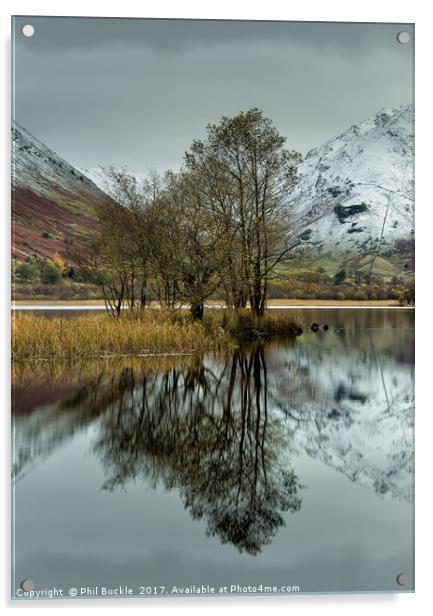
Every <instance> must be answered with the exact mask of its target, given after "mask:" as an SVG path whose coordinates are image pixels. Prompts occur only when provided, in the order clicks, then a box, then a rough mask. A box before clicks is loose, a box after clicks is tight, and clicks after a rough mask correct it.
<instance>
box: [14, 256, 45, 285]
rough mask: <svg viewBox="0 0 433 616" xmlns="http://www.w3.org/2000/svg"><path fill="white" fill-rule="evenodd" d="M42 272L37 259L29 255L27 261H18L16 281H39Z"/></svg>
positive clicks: (15, 273)
mask: <svg viewBox="0 0 433 616" xmlns="http://www.w3.org/2000/svg"><path fill="white" fill-rule="evenodd" d="M40 279H41V272H40V269H39V267H38V263H37V261H36V260H35V259H33V258H31V257H29V259H27V260H26V261H21V262H18V263H16V265H15V268H14V272H13V281H14V282H39V281H40Z"/></svg>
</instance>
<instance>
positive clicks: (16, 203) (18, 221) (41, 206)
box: [12, 124, 107, 260]
mask: <svg viewBox="0 0 433 616" xmlns="http://www.w3.org/2000/svg"><path fill="white" fill-rule="evenodd" d="M106 200H107V195H105V194H104V193H103V191H101V189H100V188H98V187H97V186H96V185H95V184H94V183H93V182H92V181H91V180H89V179H88V178H87V177H86V176H85V175H84V174H83V173H82V172H81V171H78V170H77V169H75V168H74V167H73V166H72V165H70V164H69V163H67V162H66V161H65V160H64V159H62V158H60V157H59V156H58V155H57V154H56V153H55V152H53V151H52V150H50V149H49V148H48V147H47V146H46V145H44V144H43V143H41V142H40V141H39V140H38V139H36V137H34V136H33V135H32V134H31V133H29V132H28V131H27V130H25V129H24V128H23V127H21V126H20V125H19V124H14V125H13V126H12V252H13V256H14V257H15V258H17V259H20V260H22V259H25V258H26V257H27V256H29V255H31V254H38V255H40V256H45V257H47V256H48V257H52V256H53V255H54V254H55V253H56V252H57V253H59V254H60V255H63V256H67V252H68V248H69V246H70V245H71V244H75V243H79V242H80V240H81V239H82V237H83V235H85V233H86V232H87V230H88V229H89V228H92V227H93V226H94V224H95V220H96V215H95V208H97V207H98V206H100V205H103V204H104V203H105V202H106Z"/></svg>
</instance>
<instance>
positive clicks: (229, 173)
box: [12, 16, 414, 600]
mask: <svg viewBox="0 0 433 616" xmlns="http://www.w3.org/2000/svg"><path fill="white" fill-rule="evenodd" d="M12 41H13V124H12V164H13V169H12V221H13V229H12V255H13V260H12V264H13V274H12V275H13V289H12V292H13V298H14V305H13V366H12V388H13V408H12V418H13V434H12V436H13V448H12V449H13V478H12V480H13V529H12V534H13V561H12V595H13V597H14V598H16V599H23V600H25V599H43V598H46V597H47V596H50V597H58V598H62V597H72V598H77V599H83V598H89V597H99V598H101V597H106V598H110V597H114V596H142V597H143V598H144V597H149V596H159V597H168V596H179V595H189V596H192V595H193V596H198V595H203V594H206V595H214V596H218V595H238V594H251V595H255V596H259V595H263V594H279V595H284V596H289V595H293V594H298V593H359V592H411V591H413V589H414V566H413V562H414V545H413V522H414V520H413V503H414V491H413V484H414V475H413V473H414V450H413V423H414V393H413V392H414V309H413V308H414V177H413V162H414V160H413V139H414V107H413V90H412V84H413V49H414V28H413V25H411V24H393V23H385V24H384V23H369V24H367V23H364V24H360V23H290V22H247V21H199V20H197V21H190V20H180V21H176V20H146V19H104V18H92V19H89V18H58V17H34V16H29V17H15V18H14V19H13V22H12Z"/></svg>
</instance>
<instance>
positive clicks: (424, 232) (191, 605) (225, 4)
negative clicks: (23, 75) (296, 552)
mask: <svg viewBox="0 0 433 616" xmlns="http://www.w3.org/2000/svg"><path fill="white" fill-rule="evenodd" d="M428 5H429V3H427V2H425V1H424V0H411V1H410V2H409V1H407V0H406V1H404V2H403V1H400V0H393V1H392V2H387V1H383V0H382V1H380V0H362V1H361V0H359V1H358V2H356V3H355V2H347V0H346V1H345V2H344V1H342V0H340V1H337V0H326V2H323V0H309V2H304V3H302V2H293V1H292V2H290V0H286V1H280V2H278V1H276V0H275V1H274V0H266V2H260V3H258V2H253V1H252V0H250V1H248V2H247V1H245V2H242V1H240V0H237V1H236V0H231V1H230V0H219V1H218V2H215V3H205V2H203V1H201V2H199V1H190V0H181V1H177V2H176V1H175V0H173V1H160V2H158V3H156V2H154V3H148V2H139V1H135V2H132V1H129V0H122V1H121V2H112V1H108V2H107V1H106V2H95V1H91V0H85V1H84V0H74V2H72V1H64V2H62V3H59V2H58V1H57V2H54V1H44V0H38V2H34V1H33V2H32V1H19V0H17V1H15V2H9V1H7V0H5V1H4V2H3V4H2V7H1V12H2V13H1V14H2V20H1V35H2V39H1V43H2V51H3V59H2V63H1V65H0V66H1V70H2V82H1V85H2V92H4V94H3V96H1V97H0V98H1V102H0V104H1V106H2V122H1V129H2V148H1V154H2V164H1V165H0V169H1V186H2V189H3V192H2V196H3V199H2V207H1V210H0V211H1V215H2V219H1V224H0V229H1V232H2V234H3V238H2V240H3V241H2V242H1V246H2V249H3V254H2V258H1V259H0V264H1V265H0V267H1V268H2V270H3V274H4V275H3V276H2V281H3V285H4V286H3V289H2V291H3V293H2V296H1V302H2V310H1V325H2V328H3V329H2V333H3V336H2V339H3V340H5V341H6V340H8V335H9V334H8V331H9V304H8V295H9V246H8V244H9V225H10V217H9V212H8V203H9V174H10V171H9V121H10V99H9V96H10V90H9V86H8V82H9V79H10V70H9V63H10V51H9V48H10V15H11V14H18V15H31V14H39V15H77V16H78V15H88V16H120V17H179V18H181V17H183V18H208V19H209V18H214V19H215V18H220V19H221V18H222V19H287V20H299V21H302V20H307V21H364V22H365V21H371V22H378V21H385V22H387V21H392V22H402V23H407V22H415V23H416V130H417V144H416V243H417V274H416V280H417V337H416V338H417V353H416V360H417V369H416V374H417V379H416V394H417V403H416V520H417V522H416V524H417V531H416V536H417V548H416V593H415V594H404V595H399V596H397V595H374V594H371V595H356V596H355V595H314V596H305V595H303V596H290V597H287V598H280V597H242V598H224V599H217V598H215V599H199V598H195V599H184V600H177V599H172V600H170V601H168V602H167V601H164V600H161V599H157V600H154V599H146V600H143V601H140V600H135V599H131V600H126V601H124V600H117V601H102V602H101V601H99V600H94V601H91V602H89V601H80V602H77V601H75V602H72V601H65V602H59V601H53V602H34V603H32V604H30V603H27V602H26V603H25V605H24V604H23V603H20V602H14V603H13V604H12V603H11V602H10V601H9V600H8V596H9V589H10V584H9V558H10V552H9V549H3V550H2V556H3V558H2V559H1V577H0V580H1V596H2V602H3V604H4V605H5V606H6V607H10V608H12V609H18V610H22V609H29V608H30V609H33V608H36V609H37V608H43V609H44V608H55V609H63V608H72V609H80V611H82V612H86V611H87V610H90V609H91V610H92V612H93V611H95V610H107V609H116V610H117V611H121V610H122V611H123V610H124V608H125V607H130V608H132V607H134V608H139V609H142V610H145V612H147V613H149V612H150V613H153V612H156V611H157V612H158V613H160V610H163V611H167V610H172V609H173V608H176V610H178V611H180V612H187V611H188V612H189V611H191V610H201V611H206V612H207V611H215V610H221V609H224V610H225V611H228V612H234V611H235V610H236V612H238V611H245V612H248V614H251V613H259V612H261V611H263V609H270V608H272V609H273V610H275V612H277V613H287V611H290V612H295V613H298V612H302V613H304V614H311V613H317V612H319V611H320V614H321V615H327V614H329V615H332V616H335V615H336V614H343V613H344V614H346V613H347V612H348V611H349V610H350V613H351V614H365V612H366V611H368V613H369V614H372V615H374V614H379V613H380V614H388V613H391V612H392V613H393V614H407V612H408V611H411V612H412V613H416V614H418V613H420V614H423V613H427V612H428V611H430V610H427V609H425V608H426V607H427V606H428V605H431V598H430V596H429V587H430V577H431V576H430V570H431V562H430V549H429V548H430V546H431V541H430V540H431V513H432V512H431V509H430V508H429V507H428V505H429V499H430V494H431V491H432V489H431V459H428V458H427V455H426V454H427V452H429V451H430V450H431V447H432V445H431V439H432V436H433V429H432V419H431V417H432V403H431V393H430V388H429V381H431V379H432V374H431V364H432V361H431V349H432V344H431V342H432V341H431V331H432V329H433V328H432V314H431V306H432V304H431V303H429V301H428V300H429V299H430V300H431V299H433V298H432V297H431V296H432V293H431V289H432V288H433V280H432V277H433V265H432V251H431V249H430V248H431V245H432V242H433V237H432V235H433V224H432V223H433V220H432V209H433V197H432V190H431V184H432V177H433V171H432V166H433V158H432V154H431V152H432V148H433V139H432V130H431V124H432V116H433V112H432V110H433V105H432V99H431V86H430V83H429V82H430V81H431V78H430V75H431V51H432V50H431V44H430V41H431V28H432V27H433V23H432V21H431V20H430V19H429V13H430V12H431V11H430V10H429V8H428ZM1 362H2V366H1V371H0V374H1V378H2V382H1V385H2V387H1V391H2V392H3V395H4V404H3V408H2V411H3V412H2V414H3V420H4V423H3V430H2V441H3V445H4V446H3V452H4V455H3V465H2V473H1V479H2V488H3V493H2V496H3V495H6V498H4V497H3V498H2V499H1V502H2V507H1V516H2V521H3V525H2V531H3V538H4V545H5V546H8V545H9V544H10V528H9V523H10V515H9V502H8V497H7V496H8V494H9V454H10V447H9V425H10V424H9V380H8V372H9V355H8V347H7V345H6V343H5V346H4V348H3V352H2V354H1ZM396 541H398V537H396Z"/></svg>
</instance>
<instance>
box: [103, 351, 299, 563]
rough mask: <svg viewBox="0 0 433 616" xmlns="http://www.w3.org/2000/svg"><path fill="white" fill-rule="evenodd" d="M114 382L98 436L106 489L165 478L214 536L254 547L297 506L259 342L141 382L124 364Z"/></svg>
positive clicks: (294, 483) (295, 482)
mask: <svg viewBox="0 0 433 616" xmlns="http://www.w3.org/2000/svg"><path fill="white" fill-rule="evenodd" d="M117 390H118V394H119V395H118V397H117V400H116V403H115V404H113V405H111V408H109V409H108V412H106V413H105V414H104V415H103V417H102V419H101V431H100V435H99V437H98V439H97V442H96V443H95V449H96V451H97V452H98V455H99V456H100V458H101V460H102V462H103V464H104V467H105V469H106V472H107V474H108V475H109V478H108V479H107V481H106V483H105V485H104V488H105V489H108V490H114V489H116V488H118V487H124V486H125V485H126V484H127V483H128V482H129V481H131V480H133V479H136V478H137V477H145V478H147V479H148V480H149V481H150V482H151V484H153V485H156V484H157V483H158V482H162V483H163V485H164V486H165V487H166V488H167V489H169V490H171V489H177V490H178V491H179V493H180V495H181V497H182V500H183V501H184V504H185V507H186V508H187V509H188V510H189V511H190V513H191V515H192V517H193V518H194V519H202V518H203V519H205V520H206V522H207V531H206V532H207V534H208V535H213V536H218V537H219V538H220V540H221V541H222V542H223V543H231V544H233V545H235V546H236V547H237V548H238V549H239V550H240V551H246V552H248V553H250V554H256V553H258V552H260V550H261V548H262V546H264V545H267V544H269V543H270V542H271V540H272V538H273V537H274V535H275V534H276V532H277V531H278V529H279V528H280V527H281V526H282V525H284V518H283V515H282V514H283V512H286V511H297V510H299V509H300V506H301V499H300V498H299V496H298V491H299V489H300V486H299V483H298V479H297V477H296V475H295V474H294V472H293V470H291V469H290V468H289V467H288V462H287V460H283V452H284V451H285V447H284V442H283V437H282V430H281V427H280V425H279V422H278V420H277V419H275V418H270V417H269V416H268V408H267V373H266V363H265V353H264V349H263V347H262V346H257V347H255V348H253V349H252V350H249V351H244V350H238V351H236V352H235V353H234V355H233V356H232V357H231V358H230V360H228V361H226V362H223V363H219V364H215V365H212V364H209V365H205V364H204V363H203V361H202V360H200V359H197V361H196V363H195V364H194V365H193V366H192V367H189V368H187V369H172V370H169V371H167V372H166V373H163V374H154V375H151V376H148V375H147V376H146V375H141V376H140V379H139V380H138V379H137V376H136V375H135V374H134V373H133V372H132V371H131V370H125V371H123V372H122V374H121V376H120V379H119V383H118V386H117Z"/></svg>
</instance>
